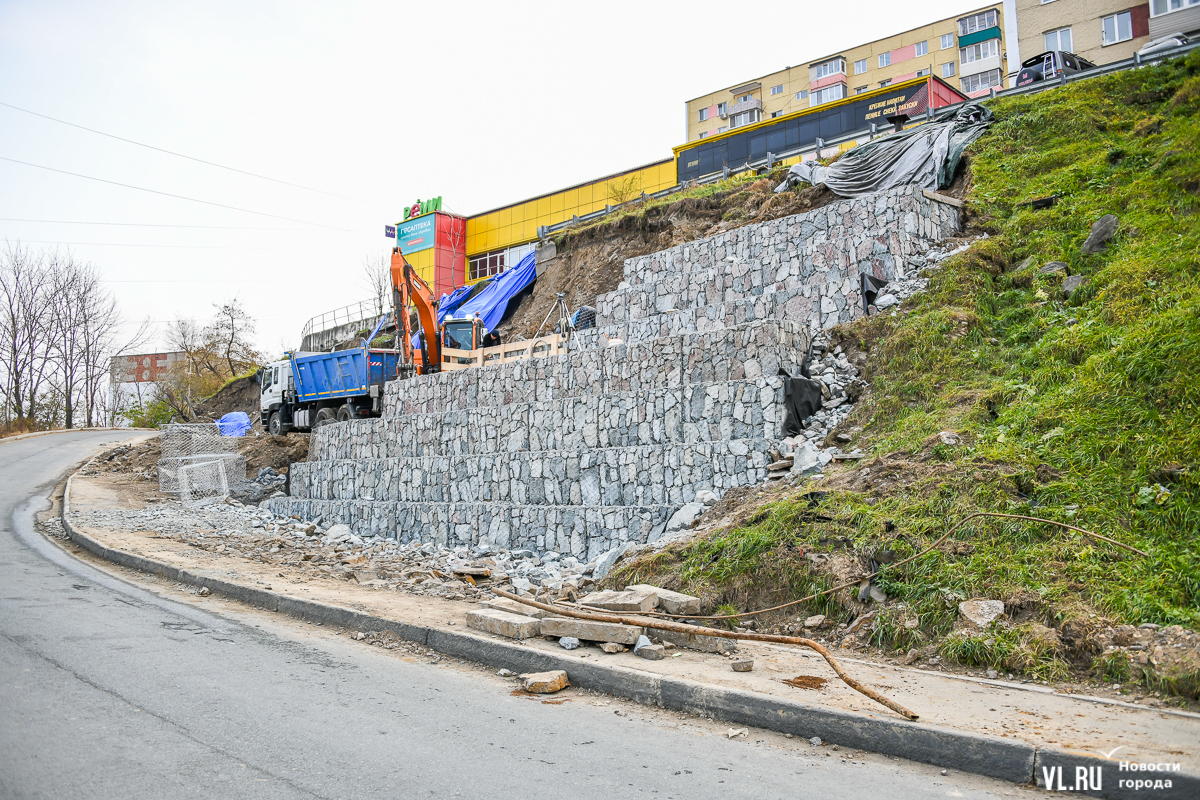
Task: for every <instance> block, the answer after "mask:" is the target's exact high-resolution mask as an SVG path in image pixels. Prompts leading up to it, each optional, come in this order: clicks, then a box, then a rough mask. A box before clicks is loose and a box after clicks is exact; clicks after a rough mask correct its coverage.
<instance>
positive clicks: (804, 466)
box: [792, 442, 821, 475]
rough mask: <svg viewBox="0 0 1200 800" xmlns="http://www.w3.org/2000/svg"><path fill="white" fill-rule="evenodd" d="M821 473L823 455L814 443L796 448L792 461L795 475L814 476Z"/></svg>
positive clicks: (807, 443) (806, 443)
mask: <svg viewBox="0 0 1200 800" xmlns="http://www.w3.org/2000/svg"><path fill="white" fill-rule="evenodd" d="M820 471H821V453H820V451H819V450H817V448H816V447H815V446H814V445H813V443H812V442H805V443H804V444H802V445H800V446H799V447H797V448H796V452H795V457H794V459H793V461H792V474H793V475H812V474H813V473H816V472H820Z"/></svg>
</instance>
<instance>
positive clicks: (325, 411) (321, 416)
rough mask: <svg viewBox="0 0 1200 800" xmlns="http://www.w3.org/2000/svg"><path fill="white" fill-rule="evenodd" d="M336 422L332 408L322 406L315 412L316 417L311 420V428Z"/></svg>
mask: <svg viewBox="0 0 1200 800" xmlns="http://www.w3.org/2000/svg"><path fill="white" fill-rule="evenodd" d="M334 422H337V417H336V416H335V415H334V413H333V409H332V408H322V409H321V410H320V411H318V412H317V418H316V419H315V420H313V424H312V426H313V428H314V429H315V428H320V427H321V426H322V425H329V424H331V423H334Z"/></svg>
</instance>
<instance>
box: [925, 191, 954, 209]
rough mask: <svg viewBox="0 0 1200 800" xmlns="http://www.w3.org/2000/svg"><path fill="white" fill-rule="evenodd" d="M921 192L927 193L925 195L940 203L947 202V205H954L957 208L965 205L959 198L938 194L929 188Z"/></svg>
mask: <svg viewBox="0 0 1200 800" xmlns="http://www.w3.org/2000/svg"><path fill="white" fill-rule="evenodd" d="M921 194H923V195H925V197H927V198H928V199H930V200H933V201H935V202H938V203H945V204H946V205H948V206H954V207H955V208H962V207H963V201H962V200H957V199H955V198H953V197H947V196H946V195H944V194H938V193H937V192H931V191H929V190H928V189H925V190H924V191H922V192H921Z"/></svg>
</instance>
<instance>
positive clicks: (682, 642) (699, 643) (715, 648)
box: [654, 629, 737, 653]
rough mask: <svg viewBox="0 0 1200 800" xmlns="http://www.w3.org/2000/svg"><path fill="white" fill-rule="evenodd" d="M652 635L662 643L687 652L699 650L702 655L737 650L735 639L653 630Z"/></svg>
mask: <svg viewBox="0 0 1200 800" xmlns="http://www.w3.org/2000/svg"><path fill="white" fill-rule="evenodd" d="M654 635H655V636H657V637H658V638H659V639H661V640H663V641H664V642H670V643H671V644H673V645H675V646H676V647H686V648H687V649H689V650H699V651H700V652H702V653H732V652H734V651H735V650H737V640H736V639H725V638H723V637H720V636H705V635H703V634H699V633H676V632H675V631H662V630H657V629H656V630H655V631H654Z"/></svg>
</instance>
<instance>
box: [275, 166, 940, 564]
mask: <svg viewBox="0 0 1200 800" xmlns="http://www.w3.org/2000/svg"><path fill="white" fill-rule="evenodd" d="M957 225H958V219H957V212H956V211H955V209H953V208H951V207H949V206H944V205H941V204H937V203H932V202H930V201H929V200H927V199H925V198H924V197H923V196H922V195H921V192H920V190H919V189H903V190H894V191H891V192H887V193H883V194H880V195H876V196H872V197H868V198H860V199H858V200H848V201H843V202H839V203H835V204H834V205H832V206H828V207H826V208H824V209H820V210H819V211H814V212H810V213H808V214H802V215H799V216H795V217H787V218H785V219H780V220H774V221H772V222H768V223H764V224H761V225H753V226H747V227H745V228H740V229H737V230H734V231H729V232H727V233H724V234H721V235H720V236H716V237H711V238H709V239H703V240H699V241H696V242H691V243H689V244H687V245H682V246H680V247H675V248H671V249H670V250H666V251H663V252H661V253H656V254H654V255H651V256H645V257H642V258H636V259H630V260H628V261H626V263H625V282H624V283H623V284H622V285H621V288H619V289H618V290H617V291H616V292H612V293H609V294H607V295H602V296H601V298H600V299H599V301H598V303H597V310H598V318H597V321H598V323H599V326H600V327H598V328H596V329H593V330H589V331H584V332H581V333H580V334H577V335H576V336H575V337H574V339H573V340H572V343H571V351H570V352H569V353H568V354H566V355H561V356H555V357H552V358H540V359H534V360H531V361H522V362H515V363H510V364H500V365H494V366H488V367H482V368H476V369H467V370H460V371H456V372H445V373H441V374H438V375H430V376H423V377H419V378H414V379H411V380H407V381H396V382H393V383H391V384H389V385H388V386H387V389H386V396H385V408H386V412H385V415H384V416H383V417H382V418H380V419H376V420H362V421H355V422H348V423H341V424H338V425H330V426H326V427H324V428H321V429H319V430H318V431H316V432H315V433H314V435H313V437H312V446H311V448H310V456H309V462H308V463H307V464H296V465H293V467H292V473H291V486H292V496H291V497H286V498H275V499H273V500H272V501H271V508H272V510H274V511H276V512H277V513H285V514H296V515H298V516H300V517H302V518H304V519H313V520H315V519H320V520H321V521H322V522H323V523H324V524H333V523H336V522H344V523H347V524H349V525H351V526H352V528H353V529H354V531H355V533H357V534H360V535H364V536H365V535H383V536H387V537H389V538H391V537H395V538H398V539H399V540H401V541H402V542H407V541H413V540H419V541H424V542H433V543H437V544H440V545H444V546H447V547H456V546H461V545H470V546H483V547H493V548H517V547H526V548H529V549H532V550H536V551H538V552H545V551H548V550H553V551H555V552H558V553H569V554H571V555H573V556H575V557H577V558H579V559H581V560H583V561H588V560H591V559H593V558H595V557H597V556H598V555H599V554H601V553H603V552H605V551H607V550H609V549H611V548H613V547H615V546H618V545H620V544H622V543H625V542H630V541H632V542H645V541H647V540H648V539H651V538H653V537H655V536H656V535H657V534H658V533H659V532H661V530H662V529H663V527H664V526H665V523H666V521H667V520H668V519H669V517H670V516H671V514H672V513H673V512H674V511H675V510H676V509H677V508H678V507H679V506H680V505H681V504H683V503H686V502H689V501H691V500H693V499H694V498H695V496H696V494H697V492H699V491H701V490H703V489H709V490H712V491H715V492H717V493H721V492H723V491H725V490H728V489H730V488H734V487H737V486H746V485H750V484H754V483H759V482H761V481H762V480H763V479H764V478H765V477H766V465H767V462H768V461H769V460H770V459H769V457H768V456H767V453H768V451H769V450H771V449H773V448H774V447H776V446H777V445H778V442H779V440H780V439H782V437H783V431H782V427H783V420H784V410H783V386H784V376H786V375H795V374H797V373H798V372H799V369H800V366H801V364H802V363H803V361H804V359H805V357H806V354H807V352H808V350H809V343H810V342H811V341H812V334H813V332H814V331H816V330H819V329H821V328H824V327H829V326H831V325H833V324H837V323H838V322H843V321H849V320H850V319H852V318H854V317H856V316H857V315H859V314H860V313H861V311H860V310H859V309H861V301H860V297H859V286H860V277H859V276H860V275H861V274H863V273H867V274H871V275H874V276H876V277H881V278H886V279H889V280H891V279H893V278H896V277H898V276H899V275H900V274H902V269H903V268H902V266H901V265H902V264H903V260H904V259H905V258H907V257H908V256H910V255H913V254H916V253H918V252H921V251H923V250H925V249H927V248H928V247H929V246H930V245H931V244H933V243H934V242H936V241H938V240H940V239H941V238H943V237H945V236H947V235H949V234H951V233H953V232H954V231H955V230H957Z"/></svg>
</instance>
